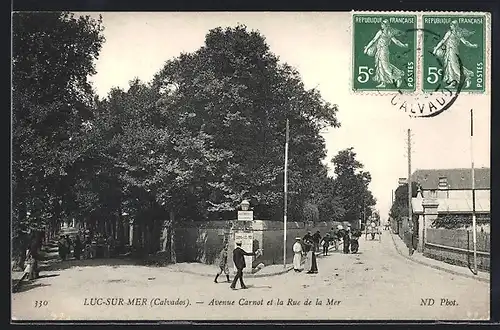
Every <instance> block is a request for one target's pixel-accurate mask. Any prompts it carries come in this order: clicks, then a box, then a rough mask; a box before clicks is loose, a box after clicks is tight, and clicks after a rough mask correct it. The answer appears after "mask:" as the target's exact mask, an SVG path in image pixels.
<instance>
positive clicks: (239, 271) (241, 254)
mask: <svg viewBox="0 0 500 330" xmlns="http://www.w3.org/2000/svg"><path fill="white" fill-rule="evenodd" d="M258 253H259V251H257V253H255V252H246V251H245V250H243V249H242V248H241V242H237V243H236V249H234V250H233V261H234V265H235V266H236V276H235V277H234V279H233V283H231V289H236V282H237V281H238V280H240V285H241V288H242V289H247V287H246V285H245V283H244V282H243V269H244V268H245V267H246V263H245V256H254V257H256V256H257V255H258Z"/></svg>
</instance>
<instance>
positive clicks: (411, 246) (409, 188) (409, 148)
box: [408, 129, 413, 255]
mask: <svg viewBox="0 0 500 330" xmlns="http://www.w3.org/2000/svg"><path fill="white" fill-rule="evenodd" d="M411 188H412V187H411V129H408V224H409V227H410V244H409V247H408V248H409V253H410V255H412V254H413V217H412V209H411V208H412V207H411V197H412V196H411V192H412V191H411V190H412V189H411Z"/></svg>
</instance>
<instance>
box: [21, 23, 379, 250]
mask: <svg viewBox="0 0 500 330" xmlns="http://www.w3.org/2000/svg"><path fill="white" fill-rule="evenodd" d="M102 33H103V27H102V22H101V21H100V20H93V19H91V18H89V17H86V16H79V17H75V16H73V15H71V14H68V13H29V14H16V15H14V51H13V66H14V67H13V69H14V71H13V72H14V77H13V78H14V79H13V85H14V86H13V88H14V92H13V99H14V102H13V112H14V116H13V117H14V123H13V124H14V132H13V135H14V136H13V140H14V142H13V150H14V152H13V158H14V159H13V162H14V173H13V184H14V200H15V203H14V210H13V213H14V218H13V224H14V232H15V233H16V234H18V236H19V237H21V236H22V233H25V232H27V231H28V230H29V228H32V229H35V228H38V229H44V230H49V231H55V230H56V229H57V228H58V225H59V224H60V223H61V222H62V221H65V220H67V219H76V221H77V222H80V223H82V224H85V225H86V226H87V227H89V228H93V229H95V230H101V231H106V232H108V234H110V235H113V236H115V237H116V238H118V240H119V241H120V239H121V236H123V231H124V225H128V223H129V221H132V222H133V223H134V224H135V226H136V227H137V228H138V230H139V235H138V237H139V238H138V242H137V244H138V246H142V247H145V248H146V250H147V251H148V252H150V253H151V252H155V251H156V250H157V249H158V247H159V244H158V240H159V237H160V233H161V231H162V228H165V220H166V219H168V220H169V222H168V223H167V227H168V230H170V232H171V233H172V228H173V227H174V219H175V221H177V222H179V221H181V222H182V221H208V220H230V219H234V218H235V210H236V209H237V207H238V205H239V203H240V202H241V200H242V199H249V200H250V202H251V205H252V207H253V210H254V215H255V218H258V219H264V220H277V221H281V220H282V219H283V184H284V178H283V174H284V144H285V124H286V120H289V122H290V141H289V150H290V153H289V172H288V177H289V205H288V207H289V213H288V214H289V219H290V220H292V221H318V220H323V221H331V220H337V221H342V220H345V221H357V220H359V219H361V218H362V216H366V217H368V216H369V215H370V214H371V207H372V206H373V205H374V204H375V199H374V198H373V196H372V194H371V192H370V191H369V189H368V185H369V184H370V181H371V176H370V173H369V172H367V171H364V170H363V165H362V164H361V163H360V162H359V161H358V160H357V159H356V154H355V153H354V151H353V149H352V148H349V149H346V150H343V151H341V152H339V154H338V155H337V156H335V157H334V158H333V159H332V160H331V162H332V164H333V165H334V167H335V177H331V176H329V175H328V167H327V166H326V165H324V164H323V163H322V161H323V159H324V158H325V157H326V144H325V140H324V138H323V137H322V135H321V131H322V129H323V128H325V127H339V126H340V123H339V122H338V120H337V112H338V107H337V105H335V104H330V103H328V102H326V101H325V100H323V98H322V97H321V95H320V93H319V92H318V91H317V90H315V89H307V88H306V87H305V86H304V84H303V82H302V79H301V77H300V74H299V72H298V71H297V70H295V69H294V68H292V67H290V66H289V65H287V64H286V63H282V62H280V61H279V59H278V57H277V56H276V55H275V54H273V53H272V52H271V50H270V49H269V46H268V44H267V43H266V40H265V38H264V36H262V35H261V34H260V33H259V32H257V31H249V30H248V29H247V28H246V27H245V26H243V25H238V26H236V27H229V28H225V29H223V28H221V27H219V28H215V29H212V30H210V31H209V32H208V34H207V35H206V38H205V42H204V44H203V45H202V46H201V47H200V48H199V49H198V50H196V51H194V52H191V53H182V54H180V55H179V56H178V57H176V58H172V59H168V60H167V61H166V62H165V64H164V66H163V67H161V68H159V70H158V72H157V73H156V75H155V76H154V78H153V79H152V80H151V81H148V82H145V81H141V80H139V79H137V78H135V79H133V80H131V81H130V84H129V87H128V88H127V89H126V90H123V89H119V88H113V89H112V90H110V92H109V93H108V95H107V97H105V98H104V99H99V98H98V97H97V96H96V95H95V93H94V92H93V91H92V88H91V85H90V84H89V82H88V77H89V76H90V75H92V74H94V73H95V67H94V62H95V60H96V59H97V58H98V55H99V51H100V49H101V47H102V44H103V42H104V37H103V34H102ZM47 228H48V229H47ZM21 245H22V244H21ZM21 245H20V244H18V245H17V246H21Z"/></svg>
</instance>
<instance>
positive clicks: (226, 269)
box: [214, 242, 231, 283]
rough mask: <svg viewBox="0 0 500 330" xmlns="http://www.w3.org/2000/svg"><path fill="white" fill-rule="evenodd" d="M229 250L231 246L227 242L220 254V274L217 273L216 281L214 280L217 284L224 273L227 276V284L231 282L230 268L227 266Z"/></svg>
mask: <svg viewBox="0 0 500 330" xmlns="http://www.w3.org/2000/svg"><path fill="white" fill-rule="evenodd" d="M228 248H229V244H228V243H227V242H226V243H225V244H224V247H223V248H222V251H221V252H220V254H219V272H218V273H217V275H215V279H214V282H215V283H218V282H217V279H218V278H219V276H220V275H222V273H224V274H226V279H227V282H228V283H229V282H231V281H230V280H229V267H228V265H227V249H228Z"/></svg>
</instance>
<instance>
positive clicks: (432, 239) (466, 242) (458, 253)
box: [423, 228, 490, 271]
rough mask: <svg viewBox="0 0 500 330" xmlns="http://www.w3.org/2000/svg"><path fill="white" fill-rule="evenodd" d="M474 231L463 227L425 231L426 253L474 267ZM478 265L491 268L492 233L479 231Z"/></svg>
mask: <svg viewBox="0 0 500 330" xmlns="http://www.w3.org/2000/svg"><path fill="white" fill-rule="evenodd" d="M472 234H473V233H472V232H471V231H469V230H463V229H440V228H439V229H434V228H428V229H426V231H425V247H424V251H423V252H424V255H425V256H426V257H429V258H432V259H436V260H440V261H444V262H447V263H450V264H454V265H459V266H464V267H473V263H474V260H473V250H474V246H473V237H472V236H473V235H472ZM476 251H477V254H476V255H477V266H478V268H479V269H480V270H484V271H489V270H490V234H489V233H483V232H477V236H476Z"/></svg>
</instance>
